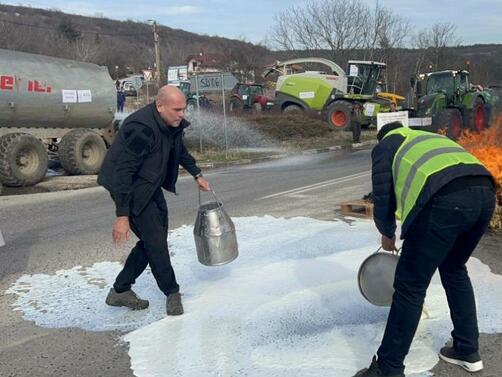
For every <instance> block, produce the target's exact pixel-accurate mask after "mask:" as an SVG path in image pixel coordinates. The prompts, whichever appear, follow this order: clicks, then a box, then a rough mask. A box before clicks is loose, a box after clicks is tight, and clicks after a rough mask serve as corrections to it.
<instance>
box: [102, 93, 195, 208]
mask: <svg viewBox="0 0 502 377" xmlns="http://www.w3.org/2000/svg"><path fill="white" fill-rule="evenodd" d="M188 126H189V123H188V122H187V121H186V120H183V121H182V122H181V124H180V126H179V127H170V126H167V125H166V123H165V122H164V121H163V120H162V118H161V117H160V115H159V113H158V112H157V108H156V107H155V103H152V104H149V105H147V106H145V107H143V108H141V109H139V110H138V111H136V112H134V113H133V114H131V115H130V116H128V117H127V118H126V119H125V120H124V123H123V125H122V126H121V127H120V130H119V132H118V134H117V137H116V138H115V140H114V142H113V144H112V145H111V147H110V149H109V150H108V152H107V154H106V157H105V160H104V162H103V165H102V166H101V171H100V173H99V176H98V183H99V184H100V185H102V186H103V187H105V188H106V189H107V190H108V191H109V192H110V194H111V196H112V198H113V200H114V201H115V205H116V208H117V209H116V214H117V216H129V215H130V214H133V215H138V214H139V213H140V212H141V211H142V210H143V209H144V208H145V206H146V205H147V204H148V202H149V201H150V200H151V199H152V198H153V197H154V194H155V193H156V192H157V191H159V189H160V187H163V188H164V189H166V190H168V191H171V192H173V193H176V181H177V179H178V172H179V165H181V166H183V167H184V168H185V169H186V170H187V171H188V172H189V173H190V174H191V175H193V176H195V175H197V174H199V173H200V169H199V168H198V167H197V165H196V163H195V159H194V158H193V157H192V156H191V155H190V153H188V151H187V149H186V147H185V145H184V143H183V130H184V129H185V128H186V127H188ZM158 196H159V195H156V197H158ZM162 200H163V198H162Z"/></svg>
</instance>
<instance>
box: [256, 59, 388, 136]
mask: <svg viewBox="0 0 502 377" xmlns="http://www.w3.org/2000/svg"><path fill="white" fill-rule="evenodd" d="M302 64H321V65H323V66H326V67H328V68H329V70H328V71H327V72H326V71H304V72H299V73H298V72H297V71H298V70H300V69H301V68H302V66H301V65H302ZM348 66H349V67H348V72H349V73H348V75H347V74H346V73H345V71H344V70H343V69H342V68H341V67H340V66H339V65H338V64H336V63H334V62H332V61H331V60H328V59H324V58H305V59H292V60H288V61H284V62H277V63H276V64H274V65H273V66H270V67H268V68H267V69H266V70H265V72H264V74H263V76H264V77H268V76H269V75H271V74H273V73H274V72H275V73H278V74H279V76H278V78H277V83H276V91H275V98H274V104H275V106H276V108H277V109H278V110H280V111H281V112H283V113H289V112H295V111H297V112H299V111H308V112H316V113H318V114H320V115H321V116H322V117H323V118H324V119H326V120H327V121H328V122H329V123H330V124H331V125H332V126H333V127H334V128H336V129H339V130H350V124H351V119H353V112H354V108H355V107H356V106H355V105H356V104H359V105H361V106H360V107H363V108H364V110H363V111H362V113H361V114H359V116H358V118H357V119H359V122H360V123H361V125H362V126H367V125H369V124H370V123H374V122H375V117H376V115H377V114H378V113H379V112H381V111H389V107H390V103H391V100H389V98H385V97H384V96H382V97H380V96H378V94H379V93H378V92H379V84H381V76H382V73H383V71H384V70H385V68H386V64H385V63H379V62H370V61H356V60H351V61H349V62H348ZM357 107H359V106H357Z"/></svg>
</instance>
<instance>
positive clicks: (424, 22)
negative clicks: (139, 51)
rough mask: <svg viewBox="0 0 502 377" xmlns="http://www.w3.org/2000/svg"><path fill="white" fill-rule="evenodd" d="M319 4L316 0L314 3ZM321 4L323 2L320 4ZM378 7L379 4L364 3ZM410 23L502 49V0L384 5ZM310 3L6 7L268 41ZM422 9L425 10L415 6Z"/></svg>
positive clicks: (156, 1)
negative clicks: (285, 16) (281, 21)
mask: <svg viewBox="0 0 502 377" xmlns="http://www.w3.org/2000/svg"><path fill="white" fill-rule="evenodd" d="M314 1H316V0H314ZM319 1H321V0H319ZM363 1H366V2H368V3H369V4H371V5H372V6H374V5H375V2H376V1H377V0H363ZM379 1H380V4H382V5H384V6H386V7H390V8H393V9H394V10H395V11H396V12H397V13H399V14H400V15H401V16H403V17H406V18H408V19H409V20H410V21H411V23H412V25H413V26H414V27H415V28H423V27H426V26H428V25H431V24H434V23H436V22H452V23H455V24H456V25H457V34H458V36H459V37H460V38H461V40H462V44H474V43H502V29H501V28H500V15H501V14H502V0H476V1H469V2H467V1H458V0H441V1H438V0H421V1H420V2H418V1H413V2H411V1H402V0H379ZM305 2H306V1H305V0H183V1H180V0H149V1H147V2H146V1H137V0H108V1H102V0H87V1H72V0H52V1H45V0H36V1H23V0H21V1H19V0H16V1H2V3H3V4H12V5H20V4H22V5H29V6H32V7H35V8H45V9H48V8H56V9H59V10H61V11H63V12H67V13H75V14H81V15H91V16H96V15H99V16H104V17H107V18H111V19H118V20H126V19H131V20H135V21H145V20H148V19H155V20H157V22H158V23H159V24H162V25H166V26H169V27H172V28H179V29H184V30H187V31H191V32H194V33H201V34H208V35H220V36H224V37H229V38H245V39H246V40H248V41H251V42H260V41H263V40H264V39H265V37H266V34H267V31H268V30H270V28H271V26H272V25H273V24H274V21H273V16H274V14H277V13H278V12H280V11H281V10H283V9H284V8H285V7H289V6H291V5H294V4H298V5H301V4H305ZM414 4H420V6H417V5H414Z"/></svg>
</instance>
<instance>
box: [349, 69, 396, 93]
mask: <svg viewBox="0 0 502 377" xmlns="http://www.w3.org/2000/svg"><path fill="white" fill-rule="evenodd" d="M386 67H387V65H386V64H385V63H379V62H371V61H361V60H349V62H348V70H347V76H348V77H347V93H348V94H358V95H362V96H371V97H373V96H374V95H375V94H376V92H377V88H378V86H379V84H380V85H381V83H382V81H383V80H382V76H383V71H384V70H385V68H386Z"/></svg>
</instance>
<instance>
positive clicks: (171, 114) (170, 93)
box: [155, 85, 186, 127]
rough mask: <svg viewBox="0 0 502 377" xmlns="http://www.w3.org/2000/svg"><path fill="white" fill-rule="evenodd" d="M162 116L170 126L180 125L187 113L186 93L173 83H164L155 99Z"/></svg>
mask: <svg viewBox="0 0 502 377" xmlns="http://www.w3.org/2000/svg"><path fill="white" fill-rule="evenodd" d="M155 105H156V107H157V111H158V112H159V114H160V117H161V118H162V119H163V120H164V122H166V123H167V125H168V126H171V127H178V126H179V125H180V123H181V121H182V119H183V116H184V115H185V107H186V101H185V95H184V94H183V92H182V91H181V90H179V89H178V88H177V87H175V86H173V85H164V86H163V87H161V88H160V89H159V92H158V93H157V99H156V101H155Z"/></svg>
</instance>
